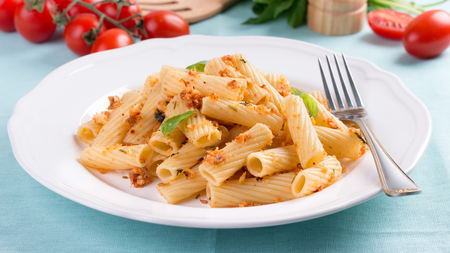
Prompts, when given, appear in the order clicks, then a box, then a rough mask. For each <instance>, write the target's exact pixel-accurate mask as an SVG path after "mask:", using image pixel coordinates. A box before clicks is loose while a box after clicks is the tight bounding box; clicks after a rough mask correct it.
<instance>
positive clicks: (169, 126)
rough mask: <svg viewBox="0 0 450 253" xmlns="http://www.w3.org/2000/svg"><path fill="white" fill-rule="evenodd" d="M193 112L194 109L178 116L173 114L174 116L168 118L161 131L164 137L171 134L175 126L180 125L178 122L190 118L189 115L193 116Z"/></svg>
mask: <svg viewBox="0 0 450 253" xmlns="http://www.w3.org/2000/svg"><path fill="white" fill-rule="evenodd" d="M193 112H194V111H187V112H185V113H182V114H179V115H177V116H173V117H172V118H170V119H168V120H166V121H165V122H164V123H163V124H162V125H161V132H162V133H163V134H164V137H166V136H167V135H168V134H170V133H171V132H172V131H173V130H174V129H175V127H177V126H178V124H180V123H181V122H183V121H184V120H185V119H187V118H189V116H191V114H192V113H193Z"/></svg>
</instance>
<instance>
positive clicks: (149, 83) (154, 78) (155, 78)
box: [140, 72, 160, 101]
mask: <svg viewBox="0 0 450 253" xmlns="http://www.w3.org/2000/svg"><path fill="white" fill-rule="evenodd" d="M159 76H160V73H159V72H155V73H152V74H151V75H149V76H148V77H147V79H146V80H145V83H144V86H142V88H141V92H140V93H141V95H142V96H143V97H144V101H145V100H147V98H148V95H150V92H151V91H152V89H153V86H155V84H157V83H158V82H159Z"/></svg>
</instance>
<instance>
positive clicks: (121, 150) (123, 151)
mask: <svg viewBox="0 0 450 253" xmlns="http://www.w3.org/2000/svg"><path fill="white" fill-rule="evenodd" d="M119 151H120V152H122V153H124V154H126V153H127V151H125V150H123V149H119Z"/></svg>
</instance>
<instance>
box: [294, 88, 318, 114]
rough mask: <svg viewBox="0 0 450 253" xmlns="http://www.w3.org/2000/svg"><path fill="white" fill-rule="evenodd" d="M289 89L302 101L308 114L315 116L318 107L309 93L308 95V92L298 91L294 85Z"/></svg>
mask: <svg viewBox="0 0 450 253" xmlns="http://www.w3.org/2000/svg"><path fill="white" fill-rule="evenodd" d="M291 91H292V92H293V93H294V95H297V96H299V97H300V98H301V99H302V100H303V103H304V104H305V106H306V109H307V110H308V114H309V116H311V117H314V118H315V117H317V114H318V113H319V107H317V103H316V101H315V100H314V99H313V98H312V97H311V96H310V95H308V93H306V92H303V91H299V90H297V89H296V88H294V87H291Z"/></svg>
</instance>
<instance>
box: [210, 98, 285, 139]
mask: <svg viewBox="0 0 450 253" xmlns="http://www.w3.org/2000/svg"><path fill="white" fill-rule="evenodd" d="M201 113H202V114H204V115H206V116H209V117H213V118H217V119H220V120H223V121H227V122H233V123H236V124H239V125H244V126H248V127H252V126H254V125H255V124H256V123H264V124H265V125H267V126H268V127H269V128H270V130H272V132H273V133H274V134H278V132H280V130H281V127H282V126H283V117H282V116H281V115H280V113H279V112H278V110H275V109H273V110H270V109H268V108H266V107H265V106H264V105H253V104H250V103H244V102H238V101H231V100H227V99H222V98H217V97H215V96H212V95H210V96H209V97H205V98H203V106H202V110H201Z"/></svg>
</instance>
